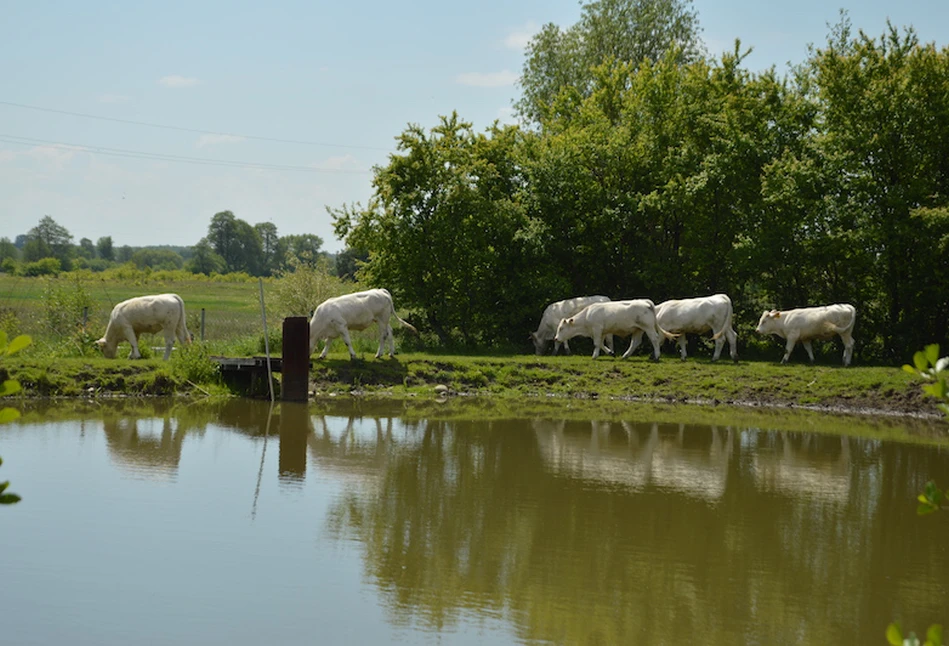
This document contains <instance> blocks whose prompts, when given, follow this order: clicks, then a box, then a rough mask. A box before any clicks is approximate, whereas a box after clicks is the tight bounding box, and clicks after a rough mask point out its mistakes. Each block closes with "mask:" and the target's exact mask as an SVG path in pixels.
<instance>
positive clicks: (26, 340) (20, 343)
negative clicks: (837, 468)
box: [5, 334, 935, 363]
mask: <svg viewBox="0 0 949 646" xmlns="http://www.w3.org/2000/svg"><path fill="white" fill-rule="evenodd" d="M31 343H33V338H32V337H31V336H30V335H28V334H21V335H20V336H18V337H17V338H15V339H13V340H12V341H11V342H10V345H9V346H7V349H6V350H5V353H6V354H7V355H11V354H14V353H16V352H19V351H20V350H22V349H23V348H25V347H26V346H28V345H30V344H31ZM933 363H935V361H934V362H933Z"/></svg>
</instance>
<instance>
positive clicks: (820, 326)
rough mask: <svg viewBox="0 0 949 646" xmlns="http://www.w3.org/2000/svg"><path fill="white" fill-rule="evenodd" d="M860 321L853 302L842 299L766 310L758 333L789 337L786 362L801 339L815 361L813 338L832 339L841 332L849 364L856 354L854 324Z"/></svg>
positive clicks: (759, 322) (785, 353) (785, 355)
mask: <svg viewBox="0 0 949 646" xmlns="http://www.w3.org/2000/svg"><path fill="white" fill-rule="evenodd" d="M856 321H857V310H856V308H854V306H853V305H850V304H848V303H841V304H837V305H825V306H823V307H802V308H799V309H795V310H784V311H779V310H771V311H767V310H766V311H765V312H764V313H763V314H762V315H761V319H760V320H759V321H758V328H757V330H756V332H758V334H776V335H777V336H779V337H781V338H783V339H787V347H786V350H785V352H784V358H783V359H781V363H787V361H788V358H789V357H790V356H791V351H792V350H793V349H794V346H795V345H796V344H797V342H798V341H800V342H801V344H802V345H803V346H804V349H805V350H807V356H809V357H810V358H811V363H814V348H813V347H811V341H813V340H814V339H820V340H825V339H832V338H833V337H834V335H839V336H840V340H841V341H843V343H844V365H845V366H849V365H850V360H851V358H852V357H853V345H854V341H853V325H854V323H855V322H856Z"/></svg>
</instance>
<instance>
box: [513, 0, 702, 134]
mask: <svg viewBox="0 0 949 646" xmlns="http://www.w3.org/2000/svg"><path fill="white" fill-rule="evenodd" d="M699 33H700V27H699V22H698V16H697V14H696V12H695V11H694V10H693V9H692V8H691V0H595V1H593V2H588V3H586V4H584V5H583V10H582V15H581V17H580V20H579V21H578V22H577V23H576V24H575V25H573V26H571V27H568V28H566V29H561V28H560V27H558V26H557V25H555V24H553V23H549V24H547V25H544V27H543V28H542V29H541V31H540V32H539V33H538V34H537V35H536V36H534V37H533V38H532V39H531V41H530V43H529V44H528V46H527V52H526V60H525V62H524V68H523V72H522V74H521V78H520V85H521V88H522V91H523V95H522V97H521V99H520V100H519V101H517V103H516V104H515V107H516V109H517V112H518V114H519V115H520V116H521V117H522V118H523V119H524V120H525V121H527V122H530V123H540V122H543V121H544V120H545V119H546V118H547V117H549V116H550V113H551V110H552V107H553V105H554V102H555V99H556V98H557V97H558V96H559V95H560V94H561V93H562V92H564V91H567V92H570V93H572V94H574V95H576V96H578V97H580V98H583V97H587V96H589V95H590V93H591V91H592V89H593V86H594V85H595V74H594V69H595V68H597V67H598V66H600V65H602V64H603V63H604V62H606V63H610V64H612V63H631V64H633V65H634V66H638V65H639V64H640V63H642V62H644V61H648V62H656V61H658V60H660V59H661V58H663V57H664V56H665V55H666V54H667V53H668V52H674V53H675V57H676V59H677V61H679V62H681V63H686V62H690V61H694V60H697V59H698V58H700V57H701V55H702V43H701V39H700V37H699Z"/></svg>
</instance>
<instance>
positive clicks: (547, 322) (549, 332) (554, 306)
mask: <svg viewBox="0 0 949 646" xmlns="http://www.w3.org/2000/svg"><path fill="white" fill-rule="evenodd" d="M609 300H610V299H609V297H607V296H577V297H576V298H568V299H566V300H562V301H557V302H556V303H551V304H550V305H548V306H547V307H546V308H545V309H544V314H543V316H541V317H540V325H538V326H537V331H536V332H531V335H530V336H531V341H533V342H534V349H535V350H536V351H537V354H544V350H545V349H546V348H547V342H548V341H550V340H551V339H553V338H554V336H555V335H556V334H557V326H558V325H560V321H561V320H563V319H565V318H570V317H571V316H573V315H574V314H576V313H577V312H579V311H580V310H582V309H583V308H584V307H586V306H587V305H592V304H593V303H608V302H609ZM560 345H561V344H560V342H559V341H557V340H554V352H553V354H557V351H558V350H560ZM606 345H608V346H609V348H610V351H611V352H612V351H613V335H612V334H611V335H609V336H607V337H606ZM563 347H564V350H565V351H566V352H570V346H569V345H568V344H567V342H566V341H564V342H563Z"/></svg>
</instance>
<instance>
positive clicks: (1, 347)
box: [0, 330, 7, 352]
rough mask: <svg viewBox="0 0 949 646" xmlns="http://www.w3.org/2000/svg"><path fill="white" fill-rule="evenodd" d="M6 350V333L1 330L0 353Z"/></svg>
mask: <svg viewBox="0 0 949 646" xmlns="http://www.w3.org/2000/svg"><path fill="white" fill-rule="evenodd" d="M6 349H7V333H6V332H4V331H3V330H0V352H4V351H5V350H6Z"/></svg>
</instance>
